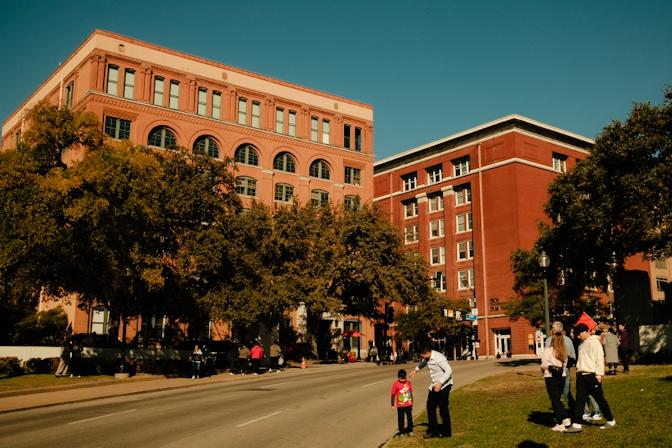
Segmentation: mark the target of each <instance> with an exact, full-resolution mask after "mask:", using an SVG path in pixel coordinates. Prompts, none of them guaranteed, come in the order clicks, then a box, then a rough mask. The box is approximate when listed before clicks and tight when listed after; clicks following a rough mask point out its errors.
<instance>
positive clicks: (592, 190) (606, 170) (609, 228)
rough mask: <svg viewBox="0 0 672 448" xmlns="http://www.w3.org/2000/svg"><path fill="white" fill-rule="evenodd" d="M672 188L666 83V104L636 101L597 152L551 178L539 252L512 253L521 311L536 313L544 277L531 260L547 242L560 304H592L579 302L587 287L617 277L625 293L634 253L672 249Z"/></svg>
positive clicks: (670, 101)
mask: <svg viewBox="0 0 672 448" xmlns="http://www.w3.org/2000/svg"><path fill="white" fill-rule="evenodd" d="M671 190H672V89H667V90H666V92H665V99H664V101H663V103H662V104H661V105H659V106H655V105H651V104H649V103H639V104H634V106H633V109H632V111H631V113H630V115H629V117H628V118H627V119H626V120H625V122H622V123H621V122H620V121H614V122H612V123H611V124H610V125H608V126H607V127H606V128H605V129H604V130H603V131H602V133H601V134H600V135H599V136H598V138H597V139H596V142H595V146H594V147H593V149H592V150H591V153H590V155H589V156H588V157H587V158H586V159H585V160H583V161H580V162H578V163H577V166H576V168H575V169H574V170H572V171H570V172H568V173H565V174H563V175H561V176H558V177H557V178H556V180H555V181H554V182H553V183H552V184H551V186H550V189H549V192H550V198H549V201H548V203H547V204H546V207H545V209H546V213H547V214H548V216H549V217H550V220H551V223H550V224H549V225H543V226H542V227H541V234H540V238H539V239H538V241H537V242H536V244H535V248H534V250H533V251H531V252H529V253H527V255H525V256H521V254H520V253H519V254H514V256H513V258H512V261H513V263H514V272H516V276H517V279H516V282H517V284H518V286H517V289H516V291H517V293H518V294H519V295H520V296H521V297H522V296H526V299H525V300H526V303H527V304H528V306H523V307H522V308H521V309H520V310H526V311H525V312H524V314H526V317H528V318H530V317H531V318H532V319H534V320H536V317H535V311H534V307H536V306H537V305H535V303H536V302H535V301H534V298H533V296H535V295H536V296H538V294H539V289H538V286H535V284H536V285H538V279H539V277H538V276H537V277H535V276H534V275H533V274H531V272H533V270H534V269H535V268H534V265H533V262H531V261H530V259H532V258H534V257H535V254H536V253H539V252H540V251H541V250H542V249H543V250H545V251H546V252H547V253H548V254H549V255H550V257H551V265H550V267H549V269H548V276H549V282H550V284H551V286H552V289H553V290H554V294H553V296H555V300H556V302H557V304H558V306H559V307H560V308H559V309H560V310H562V309H573V310H577V309H580V308H581V307H585V304H584V303H583V302H578V301H579V299H580V298H582V297H585V295H586V294H585V292H586V289H587V288H588V289H598V290H602V291H606V290H607V286H608V284H609V282H610V281H613V285H614V289H615V290H616V292H617V295H618V291H619V289H620V288H621V278H622V274H623V272H624V268H625V261H626V259H627V258H628V257H630V256H634V255H637V256H640V255H638V254H642V255H643V256H644V257H645V258H651V257H657V258H665V257H670V256H672V191H671ZM525 258H527V261H526V260H525ZM537 270H538V268H537ZM522 305H524V304H522ZM520 310H519V311H517V313H518V314H520V315H522V314H521V313H520Z"/></svg>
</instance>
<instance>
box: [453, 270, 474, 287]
mask: <svg viewBox="0 0 672 448" xmlns="http://www.w3.org/2000/svg"><path fill="white" fill-rule="evenodd" d="M474 280H475V278H474V270H473V269H466V270H464V271H457V289H470V288H473V287H474Z"/></svg>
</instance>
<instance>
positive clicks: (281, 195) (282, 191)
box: [275, 184, 294, 202]
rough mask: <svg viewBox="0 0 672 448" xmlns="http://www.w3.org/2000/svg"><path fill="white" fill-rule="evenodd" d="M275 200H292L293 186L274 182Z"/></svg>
mask: <svg viewBox="0 0 672 448" xmlns="http://www.w3.org/2000/svg"><path fill="white" fill-rule="evenodd" d="M275 200H276V201H280V202H292V201H293V200H294V186H293V185H289V184H275Z"/></svg>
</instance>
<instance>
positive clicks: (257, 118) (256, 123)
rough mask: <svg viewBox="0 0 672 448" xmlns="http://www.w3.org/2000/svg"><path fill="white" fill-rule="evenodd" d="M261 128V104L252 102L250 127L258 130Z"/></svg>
mask: <svg viewBox="0 0 672 448" xmlns="http://www.w3.org/2000/svg"><path fill="white" fill-rule="evenodd" d="M260 126H261V103H259V101H252V127H253V128H257V129H259V127H260Z"/></svg>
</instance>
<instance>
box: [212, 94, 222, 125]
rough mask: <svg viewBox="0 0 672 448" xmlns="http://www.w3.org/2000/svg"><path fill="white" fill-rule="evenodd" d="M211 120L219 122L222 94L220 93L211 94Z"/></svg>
mask: <svg viewBox="0 0 672 448" xmlns="http://www.w3.org/2000/svg"><path fill="white" fill-rule="evenodd" d="M212 118H215V119H217V120H219V119H220V118H222V94H221V92H212Z"/></svg>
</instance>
